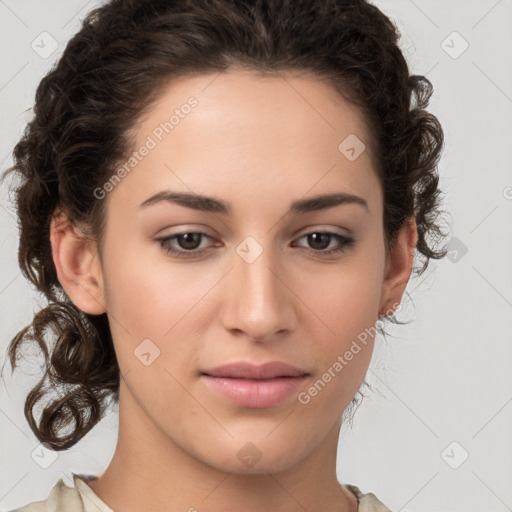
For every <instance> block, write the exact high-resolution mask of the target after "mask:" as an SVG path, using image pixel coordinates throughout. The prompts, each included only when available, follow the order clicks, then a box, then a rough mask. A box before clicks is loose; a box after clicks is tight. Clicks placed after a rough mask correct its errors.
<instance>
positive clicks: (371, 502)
mask: <svg viewBox="0 0 512 512" xmlns="http://www.w3.org/2000/svg"><path fill="white" fill-rule="evenodd" d="M345 486H346V487H347V488H348V489H349V490H350V491H351V492H352V493H353V494H355V495H356V497H357V501H358V502H359V506H358V507H357V512H393V511H392V510H391V509H390V508H388V507H386V505H384V503H382V501H380V500H379V499H378V498H377V496H375V494H373V492H369V493H363V492H361V490H360V489H359V487H357V486H356V485H351V484H345Z"/></svg>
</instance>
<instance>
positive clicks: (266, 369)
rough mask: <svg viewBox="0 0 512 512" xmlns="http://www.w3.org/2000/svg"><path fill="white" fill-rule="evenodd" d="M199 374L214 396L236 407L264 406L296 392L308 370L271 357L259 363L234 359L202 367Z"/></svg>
mask: <svg viewBox="0 0 512 512" xmlns="http://www.w3.org/2000/svg"><path fill="white" fill-rule="evenodd" d="M200 375H201V379H202V380H203V381H204V382H205V384H206V386H207V387H208V388H209V389H210V390H211V391H213V392H214V393H215V394H216V395H217V396H219V395H220V396H221V397H223V398H224V399H227V400H228V401H230V402H231V403H234V404H235V405H238V406H239V407H248V408H254V409H263V408H269V407H275V406H277V405H279V404H280V403H282V402H284V401H285V400H286V399H287V398H289V397H290V396H291V395H293V394H294V393H296V392H297V390H298V389H299V388H300V387H301V386H302V385H303V384H304V382H305V381H306V380H307V379H308V378H309V375H310V374H309V373H308V372H306V371H304V370H301V369H300V368H297V367H295V366H291V365H288V364H286V363H281V362H278V361H273V362H270V363H266V364H264V365H260V366H256V365H254V364H251V363H234V364H229V365H224V366H220V367H218V368H214V369H212V370H207V371H203V372H201V373H200Z"/></svg>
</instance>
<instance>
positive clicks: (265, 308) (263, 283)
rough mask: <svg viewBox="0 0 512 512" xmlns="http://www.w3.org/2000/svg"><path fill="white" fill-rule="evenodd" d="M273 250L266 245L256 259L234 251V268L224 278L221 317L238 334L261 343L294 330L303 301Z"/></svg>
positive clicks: (226, 327)
mask: <svg viewBox="0 0 512 512" xmlns="http://www.w3.org/2000/svg"><path fill="white" fill-rule="evenodd" d="M283 263H284V262H283V261H277V257H276V256H275V254H274V251H272V250H271V249H266V248H265V249H264V250H263V252H262V253H261V254H260V255H259V256H258V257H257V258H256V259H255V260H254V261H251V260H250V259H249V260H247V259H244V258H243V257H241V256H240V255H239V254H238V253H236V252H235V253H234V255H233V269H232V270H231V272H229V274H228V276H227V279H226V281H225V282H224V286H225V288H224V290H223V293H224V300H223V302H222V304H223V306H222V312H221V320H222V323H223V325H224V328H225V329H227V330H229V331H231V333H232V334H234V335H236V336H238V337H243V336H246V337H249V338H251V339H253V340H255V341H258V342H260V343H267V342H270V341H275V340H276V339H277V338H278V337H282V336H285V335H286V333H290V332H292V331H294V330H295V328H296V325H297V322H298V314H299V311H300V304H299V302H300V301H299V299H298V297H297V295H296V294H295V293H294V291H293V283H291V282H290V280H291V279H292V278H291V274H290V271H289V269H288V270H286V268H285V265H284V264H283Z"/></svg>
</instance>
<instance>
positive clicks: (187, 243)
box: [158, 231, 355, 257]
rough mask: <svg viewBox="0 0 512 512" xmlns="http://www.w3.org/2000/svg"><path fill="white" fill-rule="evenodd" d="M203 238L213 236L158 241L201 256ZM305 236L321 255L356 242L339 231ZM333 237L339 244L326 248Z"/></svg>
mask: <svg viewBox="0 0 512 512" xmlns="http://www.w3.org/2000/svg"><path fill="white" fill-rule="evenodd" d="M203 238H210V239H211V237H210V236H209V235H207V234H206V233H201V232H187V233H178V234H176V235H171V236H167V237H164V238H159V239H158V241H159V243H160V246H161V247H162V249H164V250H165V252H166V253H167V254H172V255H175V256H177V257H193V256H200V255H202V254H204V253H205V252H207V249H204V248H203V249H199V250H198V248H199V246H200V245H201V241H202V239H203ZM303 238H306V239H307V241H308V243H309V244H312V246H313V249H312V250H310V252H312V253H313V254H319V255H329V254H332V253H339V252H342V251H345V250H347V249H348V248H349V247H351V246H352V245H353V244H354V243H355V240H354V239H353V238H351V237H348V236H344V235H340V234H339V233H332V232H330V231H313V232H311V233H307V234H305V235H302V236H301V237H300V238H299V240H302V239H303ZM332 239H334V240H336V241H337V242H338V244H337V246H335V247H334V249H330V250H325V249H326V248H327V247H329V245H330V242H331V241H332ZM173 242H174V243H175V244H177V245H178V248H177V249H176V246H173ZM215 245H216V246H217V247H219V246H220V245H221V244H220V243H219V242H216V243H215ZM315 246H316V247H315Z"/></svg>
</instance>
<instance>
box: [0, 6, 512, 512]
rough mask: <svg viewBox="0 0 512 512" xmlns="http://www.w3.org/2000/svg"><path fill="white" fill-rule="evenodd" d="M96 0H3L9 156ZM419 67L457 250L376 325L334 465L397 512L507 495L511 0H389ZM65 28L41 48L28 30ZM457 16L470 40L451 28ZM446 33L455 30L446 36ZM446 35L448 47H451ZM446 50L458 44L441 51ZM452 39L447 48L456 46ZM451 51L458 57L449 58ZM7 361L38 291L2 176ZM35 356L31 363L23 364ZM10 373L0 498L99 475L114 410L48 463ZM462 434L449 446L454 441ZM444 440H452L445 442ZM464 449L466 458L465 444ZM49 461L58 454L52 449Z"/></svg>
mask: <svg viewBox="0 0 512 512" xmlns="http://www.w3.org/2000/svg"><path fill="white" fill-rule="evenodd" d="M95 5H98V2H97V1H89V2H84V1H83V0H81V1H78V0H66V1H64V0H60V1H55V0H52V1H47V2H41V1H39V0H30V1H29V0H22V1H14V0H0V38H1V74H0V109H1V117H0V119H1V122H2V124H1V130H2V132H1V141H0V144H1V145H0V161H1V164H2V165H1V170H2V171H3V170H5V169H6V168H7V167H8V166H9V165H11V163H12V159H11V151H12V148H13V147H14V144H15V142H16V141H17V140H18V138H19V137H20V135H21V133H22V130H23V127H24V125H25V123H26V122H27V121H28V120H29V119H30V117H31V113H30V112H26V110H27V109H29V108H30V107H31V106H32V104H33V98H34V92H35V88H36V86H37V84H38V82H39V81H40V79H41V78H42V77H43V75H44V74H45V73H46V71H47V70H49V68H50V67H51V65H52V64H53V62H55V61H56V60H57V59H58V57H59V56H60V55H61V52H62V51H63V48H64V46H65V44H66V42H67V41H68V39H69V38H70V37H71V35H72V34H74V33H75V32H76V31H77V30H78V28H79V23H80V21H81V19H82V18H83V16H84V14H85V13H86V12H88V11H89V10H90V9H91V8H93V7H94V6H95ZM377 5H378V6H379V7H380V8H381V9H382V10H383V11H384V12H386V13H387V14H388V15H390V16H391V17H392V19H393V20H394V21H395V23H396V24H397V25H398V27H399V29H400V30H401V31H402V36H403V39H402V45H403V48H404V51H405V53H406V56H407V58H408V60H409V63H410V65H411V69H412V71H413V72H414V73H418V74H424V75H427V77H428V78H429V79H430V80H431V81H432V82H433V84H434V87H435V93H434V99H433V101H432V103H431V111H432V112H433V113H434V114H436V115H437V116H438V117H439V119H440V121H441V123H442V124H443V127H444V130H445V134H446V149H445V152H444V154H443V158H442V161H441V164H440V174H441V188H442V190H443V191H444V192H445V193H446V208H447V209H448V210H449V211H450V212H451V213H452V236H453V237H454V238H456V239H457V242H456V243H457V245H455V242H454V245H453V248H454V249H455V248H457V247H459V248H460V247H462V244H463V245H464V246H466V247H467V253H465V254H462V253H461V251H460V250H458V252H457V254H456V253H455V252H452V254H451V257H450V258H451V259H448V258H447V259H445V260H443V261H442V262H440V263H436V262H433V264H432V267H431V268H429V270H428V271H427V272H426V274H425V275H424V276H423V277H422V278H421V279H420V280H412V281H411V282H410V283H409V287H408V291H409V292H410V293H411V295H412V298H413V300H414V303H410V302H407V300H406V303H405V307H404V311H403V312H402V314H401V315H398V318H399V319H402V320H405V319H412V323H411V324H410V325H409V326H406V327H399V328H394V329H393V330H392V332H393V333H394V335H395V337H390V338H388V342H387V343H386V341H385V340H383V339H382V338H380V337H379V338H378V339H377V343H376V349H375V353H374V357H373V359H372V364H371V367H370V370H369V373H368V381H369V382H370V383H371V384H372V385H373V386H374V388H375V389H376V392H375V393H374V394H370V395H369V396H368V397H366V398H365V400H364V402H363V404H362V405H361V406H360V408H359V410H358V411H357V413H356V416H355V424H354V428H353V429H352V430H347V429H346V428H345V429H343V431H342V435H341V439H340V446H339V459H338V477H339V479H340V481H341V482H343V483H353V484H355V485H358V486H359V487H360V488H361V490H362V491H363V492H374V493H375V494H376V495H377V496H378V497H379V499H381V500H382V501H383V502H384V503H385V504H386V505H388V506H389V507H390V508H392V509H393V510H394V511H401V512H405V511H418V512H420V511H427V510H428V511H429V512H434V511H454V512H455V511H461V512H462V511H464V512H470V511H477V510H478V511H480V510H486V511H488V512H491V511H496V512H501V511H506V510H512V485H511V483H512V439H511V432H512V372H511V371H510V368H511V360H512V343H511V342H512V339H511V334H510V333H511V330H512V265H511V261H512V258H511V256H512V236H511V235H512V227H511V226H512V222H511V221H512V172H511V162H512V158H511V147H512V144H511V136H512V129H511V125H512V117H511V113H512V71H511V66H510V62H512V59H511V57H512V55H511V54H512V35H511V34H512V30H511V29H512V26H511V25H512V23H511V22H512V1H511V0H500V1H496V0H485V1H484V0H480V1H468V0H450V1H449V2H447V1H442V0H435V1H434V0H428V1H427V0H415V1H413V0H386V1H382V0H381V1H377ZM43 31H47V32H49V33H50V34H51V35H52V37H53V38H55V40H56V41H57V42H58V44H59V47H58V48H57V50H56V51H55V52H54V53H53V54H52V55H50V56H49V57H48V58H46V59H44V58H42V57H40V56H39V55H38V54H37V53H36V52H35V51H34V50H33V49H32V48H31V43H32V41H33V40H34V39H36V38H38V37H39V34H41V32H43ZM454 31H456V32H458V33H459V34H460V36H461V37H462V38H463V39H464V40H466V41H467V43H468V44H469V47H468V49H467V50H466V51H465V52H464V53H462V54H461V55H458V53H459V52H460V50H461V49H463V46H462V45H463V44H464V41H463V40H462V39H461V38H460V37H459V36H457V35H453V34H452V33H453V32H454ZM443 41H445V43H443ZM445 50H446V51H445ZM447 52H448V53H447ZM449 53H451V54H452V55H451V56H450V55H449ZM454 56H456V57H457V58H454ZM0 206H1V207H0V222H1V228H0V251H1V256H0V257H1V263H2V264H1V265H0V311H1V318H0V322H1V333H2V334H1V339H0V351H1V353H0V364H3V362H4V357H5V350H6V348H7V344H8V342H9V341H10V340H11V338H12V337H13V336H14V335H15V334H16V333H17V332H18V331H19V330H20V329H21V328H22V327H24V326H25V325H26V324H27V323H29V322H30V321H31V319H32V316H33V314H34V313H35V312H36V311H37V310H38V309H39V308H40V306H41V305H43V301H41V300H39V298H38V295H37V294H35V293H34V291H33V290H32V289H31V288H30V287H29V286H28V284H27V282H26V281H25V279H24V278H23V277H22V276H21V274H20V272H19V267H18V265H17V228H16V219H15V217H14V216H13V212H12V207H13V206H12V204H11V203H10V202H9V201H8V194H7V190H6V187H5V186H4V187H3V188H2V190H1V199H0ZM25 368H27V366H25ZM9 370H10V368H9V366H8V365H6V370H5V372H6V373H5V376H6V381H5V382H2V383H1V385H0V393H1V396H0V400H1V402H0V461H1V467H0V471H1V472H0V509H1V510H9V509H12V508H14V507H17V506H21V505H24V504H26V503H28V502H31V501H34V500H40V499H45V498H46V496H47V495H48V492H49V490H50V489H51V487H52V486H53V485H54V484H55V483H56V481H57V479H58V478H59V477H61V476H63V477H64V479H65V481H66V483H68V485H72V484H71V481H70V479H69V473H70V471H74V472H80V473H90V474H99V473H101V472H102V471H103V470H104V469H105V467H106V466H107V465H108V463H109V461H110V458H111V457H112V455H113V451H114V448H115V442H116V438H117V430H116V429H117V417H116V415H115V414H111V415H110V416H109V417H108V418H107V419H106V420H105V421H104V422H102V423H101V424H100V425H99V426H98V427H97V428H95V429H94V430H93V432H91V433H90V434H89V435H88V436H87V437H86V438H85V439H84V440H82V441H81V442H80V443H79V444H78V445H76V446H75V447H74V448H72V449H70V450H68V451H67V452H61V453H59V454H58V456H57V459H56V460H55V461H54V462H53V463H52V464H51V465H50V466H49V467H48V468H47V469H43V468H42V467H40V465H38V464H36V462H34V460H33V459H32V456H31V454H32V453H33V452H34V450H36V449H37V448H38V445H39V442H38V441H37V439H36V438H35V436H34V435H33V434H32V432H31V430H30V429H29V427H28V424H27V422H26V420H25V417H24V415H23V401H24V398H25V396H26V394H27V392H28V390H29V389H31V387H32V386H33V385H34V384H35V382H37V380H38V376H37V373H36V370H37V365H35V364H34V365H33V370H32V373H33V375H30V370H29V369H26V370H25V371H26V372H29V374H28V375H27V374H24V373H20V372H16V373H15V374H14V376H12V377H11V375H10V371H9ZM454 441H455V442H456V443H457V444H455V445H451V446H449V445H450V444H451V443H452V442H454ZM447 447H449V448H448V450H446V451H445V449H446V448H447ZM466 452H467V453H468V454H469V457H468V458H467V460H466V461H465V462H464V463H463V464H461V465H460V466H459V467H458V468H457V469H453V468H452V467H450V465H449V464H448V462H450V464H451V465H452V466H456V465H457V464H459V463H460V461H461V460H462V458H463V457H464V455H465V453H466ZM47 462H49V461H47Z"/></svg>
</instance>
